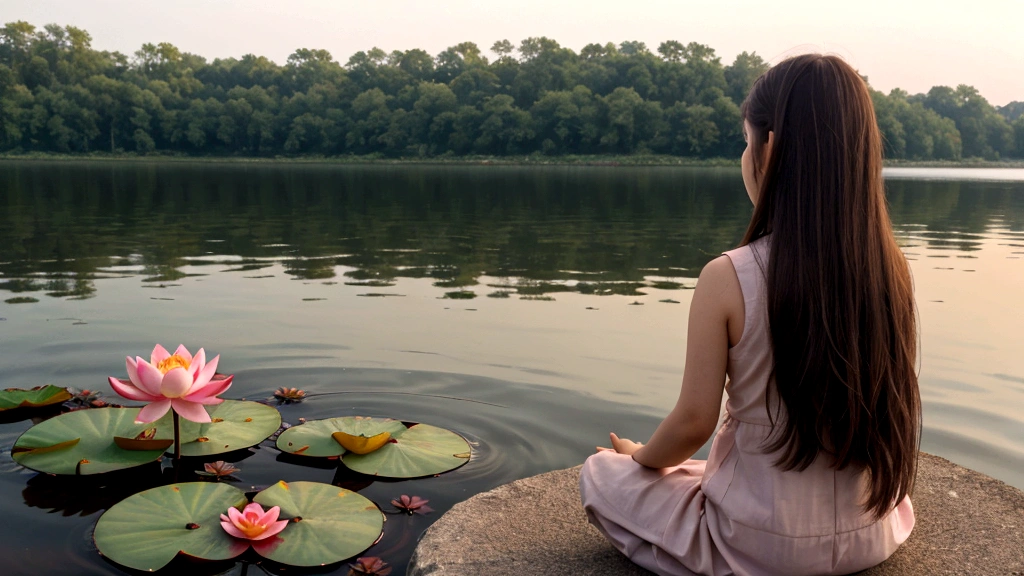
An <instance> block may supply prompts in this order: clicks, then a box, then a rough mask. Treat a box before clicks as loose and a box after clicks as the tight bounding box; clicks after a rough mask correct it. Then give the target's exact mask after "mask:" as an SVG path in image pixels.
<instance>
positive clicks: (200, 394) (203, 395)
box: [110, 344, 234, 424]
mask: <svg viewBox="0 0 1024 576" xmlns="http://www.w3.org/2000/svg"><path fill="white" fill-rule="evenodd" d="M219 360H220V356H215V357H214V358H213V360H210V361H209V362H207V361H206V352H205V351H204V350H203V349H202V348H200V349H199V352H196V355H195V356H193V355H191V354H189V351H188V350H187V349H186V348H185V346H183V345H179V346H178V349H177V350H175V351H174V354H170V353H169V352H167V350H166V349H165V348H164V347H163V346H161V345H159V344H157V345H156V347H155V348H153V354H152V355H151V356H150V360H149V362H146V361H145V360H143V359H142V358H141V357H138V356H137V357H136V358H135V359H134V360H132V359H131V358H130V357H129V358H125V365H126V367H127V368H128V380H123V379H119V378H114V377H113V376H111V377H110V386H111V387H112V388H113V389H114V392H117V393H118V394H120V395H121V396H124V397H125V398H128V399H129V400H138V401H140V402H149V405H147V406H146V407H144V408H143V409H142V410H141V411H140V412H139V415H138V416H137V417H136V419H135V423H136V424H142V423H148V422H156V421H157V420H159V419H160V418H161V417H162V416H163V415H164V414H166V413H167V411H168V410H169V409H172V408H173V409H174V411H175V412H177V413H178V414H179V415H180V416H181V417H182V418H184V419H186V420H191V421H193V422H210V415H209V414H208V413H207V412H206V409H205V408H203V405H204V404H205V405H211V404H220V403H221V402H223V401H224V400H223V399H222V398H217V396H219V395H221V394H223V393H224V392H225V391H227V389H228V388H230V387H231V380H232V379H233V378H234V376H228V377H226V378H215V375H216V373H217V362H218V361H219Z"/></svg>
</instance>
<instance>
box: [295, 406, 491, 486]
mask: <svg viewBox="0 0 1024 576" xmlns="http://www.w3.org/2000/svg"><path fill="white" fill-rule="evenodd" d="M335 432H344V433H346V434H350V435H353V436H363V437H372V436H376V435H377V434H381V433H383V432H388V433H390V434H391V440H390V441H388V442H387V443H386V444H384V445H383V446H382V447H381V448H380V449H378V450H374V451H373V452H370V453H368V454H355V453H352V452H346V451H345V449H344V448H342V447H341V445H340V444H339V443H338V442H337V441H335V440H334V438H332V435H333V434H334V433H335ZM277 447H278V449H279V450H281V451H283V452H287V453H289V454H301V455H304V456H318V457H321V458H323V457H337V456H342V462H343V463H344V464H345V466H347V467H348V468H350V469H352V470H355V471H356V472H360V473H362V474H368V475H371V476H384V477H387V478H418V477H421V476H433V475H434V474H440V473H442V472H448V471H449V470H454V469H455V468H458V467H459V466H462V465H463V464H465V463H466V462H468V461H469V458H470V454H471V452H472V450H471V448H470V446H469V442H467V441H466V439H465V438H463V437H462V436H459V435H458V434H456V433H455V432H452V431H450V430H445V429H444V428H438V427H436V426H430V425H429V424H411V425H410V426H409V427H406V425H405V424H403V423H401V422H399V421H397V420H390V419H386V418H360V417H345V418H330V419H327V420H314V421H312V422H307V423H305V424H302V425H300V426H294V427H292V428H289V429H288V430H285V431H284V432H283V433H282V434H281V435H280V436H279V437H278V439H277Z"/></svg>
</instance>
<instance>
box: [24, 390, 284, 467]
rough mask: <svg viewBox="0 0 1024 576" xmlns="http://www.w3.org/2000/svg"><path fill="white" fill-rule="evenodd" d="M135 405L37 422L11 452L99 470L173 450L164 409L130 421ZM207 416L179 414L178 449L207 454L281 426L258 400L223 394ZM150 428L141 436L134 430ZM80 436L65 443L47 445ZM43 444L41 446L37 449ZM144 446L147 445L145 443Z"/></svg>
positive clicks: (34, 461) (32, 463) (248, 442)
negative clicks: (149, 418) (150, 418)
mask: <svg viewBox="0 0 1024 576" xmlns="http://www.w3.org/2000/svg"><path fill="white" fill-rule="evenodd" d="M139 410H140V409H139V408H96V409H91V410H76V411H74V412H68V413H67V414H61V415H60V416H57V417H55V418H51V419H49V420H46V421H44V422H41V423H39V424H37V425H35V426H33V427H32V428H30V429H29V430H28V431H27V432H25V433H24V434H22V436H21V438H19V439H18V441H17V442H16V443H15V445H14V449H13V450H12V456H13V457H14V459H15V460H16V461H17V462H18V463H19V464H21V465H22V466H25V467H26V468H31V469H32V470H36V471H38V472H45V473H48V474H83V475H84V474H100V473H103V472H111V471H113V470H120V469H123V468H131V467H134V466H139V465H141V464H146V463H148V462H152V461H154V460H158V459H160V457H161V456H163V454H164V451H165V450H173V446H172V445H171V444H168V441H170V440H172V439H173V438H174V424H173V421H172V416H171V414H170V413H168V414H167V415H166V416H164V417H163V418H161V419H159V420H157V421H156V422H154V423H149V424H136V423H135V418H136V417H137V416H138V414H139ZM206 410H207V412H209V414H210V418H211V420H213V422H211V423H209V424H198V423H195V422H190V421H188V420H185V419H181V442H182V443H181V454H182V455H183V456H209V455H213V454H221V453H224V452H231V451H233V450H240V449H242V448H248V447H249V446H253V445H256V444H259V443H260V442H262V441H263V440H265V439H267V438H268V437H270V435H272V434H273V433H274V432H276V431H277V429H278V428H279V427H280V426H281V413H280V412H278V411H277V410H276V409H275V408H273V407H271V406H267V405H265V404H260V403H258V402H243V401H239V400H225V401H224V402H222V403H221V404H217V405H215V406H207V407H206ZM152 428H155V429H156V432H155V433H154V434H152V435H151V437H147V439H145V440H137V438H138V437H139V435H140V434H142V433H144V432H148V431H149V430H150V429H152ZM76 438H78V439H80V440H79V442H78V443H77V444H75V445H74V446H70V447H68V449H62V450H56V449H54V448H53V447H54V446H57V445H61V444H65V443H68V442H69V441H71V440H74V439H76ZM43 448H46V449H47V450H42V449H43ZM147 448H148V449H147Z"/></svg>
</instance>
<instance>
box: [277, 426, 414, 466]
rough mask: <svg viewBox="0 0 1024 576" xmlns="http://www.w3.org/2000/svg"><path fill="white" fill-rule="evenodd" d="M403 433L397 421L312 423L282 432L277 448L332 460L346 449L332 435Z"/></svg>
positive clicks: (369, 435) (402, 428)
mask: <svg viewBox="0 0 1024 576" xmlns="http://www.w3.org/2000/svg"><path fill="white" fill-rule="evenodd" d="M404 430H405V425H404V424H402V423H401V422H399V421H398V420H390V419H385V418H361V417H359V416H345V417H343V418H329V419H327V420H313V421H310V422H306V423H305V424H301V425H299V426H292V427H291V428H289V429H287V430H285V431H284V432H282V433H281V435H280V436H278V438H277V448H278V449H279V450H281V451H282V452H287V453H289V454H301V455H302V456H315V457H319V458H332V457H337V456H341V455H342V454H344V453H345V448H343V447H342V446H341V445H340V444H339V443H338V442H337V441H336V440H335V439H334V438H333V434H334V433H335V432H345V433H346V434H349V435H352V436H367V437H372V436H376V435H378V434H382V433H384V432H387V433H389V434H391V435H392V436H394V435H395V434H398V433H399V432H402V431H404Z"/></svg>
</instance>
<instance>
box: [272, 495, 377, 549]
mask: <svg viewBox="0 0 1024 576" xmlns="http://www.w3.org/2000/svg"><path fill="white" fill-rule="evenodd" d="M253 502H257V503H259V504H261V505H262V506H263V507H264V508H269V507H271V506H280V507H281V516H280V517H281V518H288V519H291V520H292V522H291V523H290V524H289V525H288V527H287V528H285V529H284V531H282V532H281V533H280V534H278V535H277V536H274V537H272V538H268V539H267V540H263V541H259V542H254V543H253V548H254V549H255V550H256V552H257V553H258V554H259V555H260V556H263V557H264V558H268V559H270V560H273V561H274V562H280V563H281V564H287V565H289V566H322V565H324V564H333V563H335V562H340V561H342V560H345V559H346V558H352V557H353V556H355V555H357V554H359V553H360V552H362V551H364V550H366V549H367V548H369V547H370V546H373V543H374V542H376V541H377V539H378V538H380V535H381V532H382V531H383V527H384V515H383V514H382V513H381V511H380V510H379V509H378V508H377V506H376V505H375V504H374V503H373V502H371V501H370V500H367V499H366V498H365V497H363V496H360V495H359V494H356V493H355V492H352V491H350V490H346V489H344V488H338V487H337V486H332V485H330V484H320V483H317V482H291V483H286V482H278V483H277V484H275V485H273V486H271V487H270V488H267V489H266V490H264V491H262V492H260V493H259V494H257V495H256V497H255V498H253Z"/></svg>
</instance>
